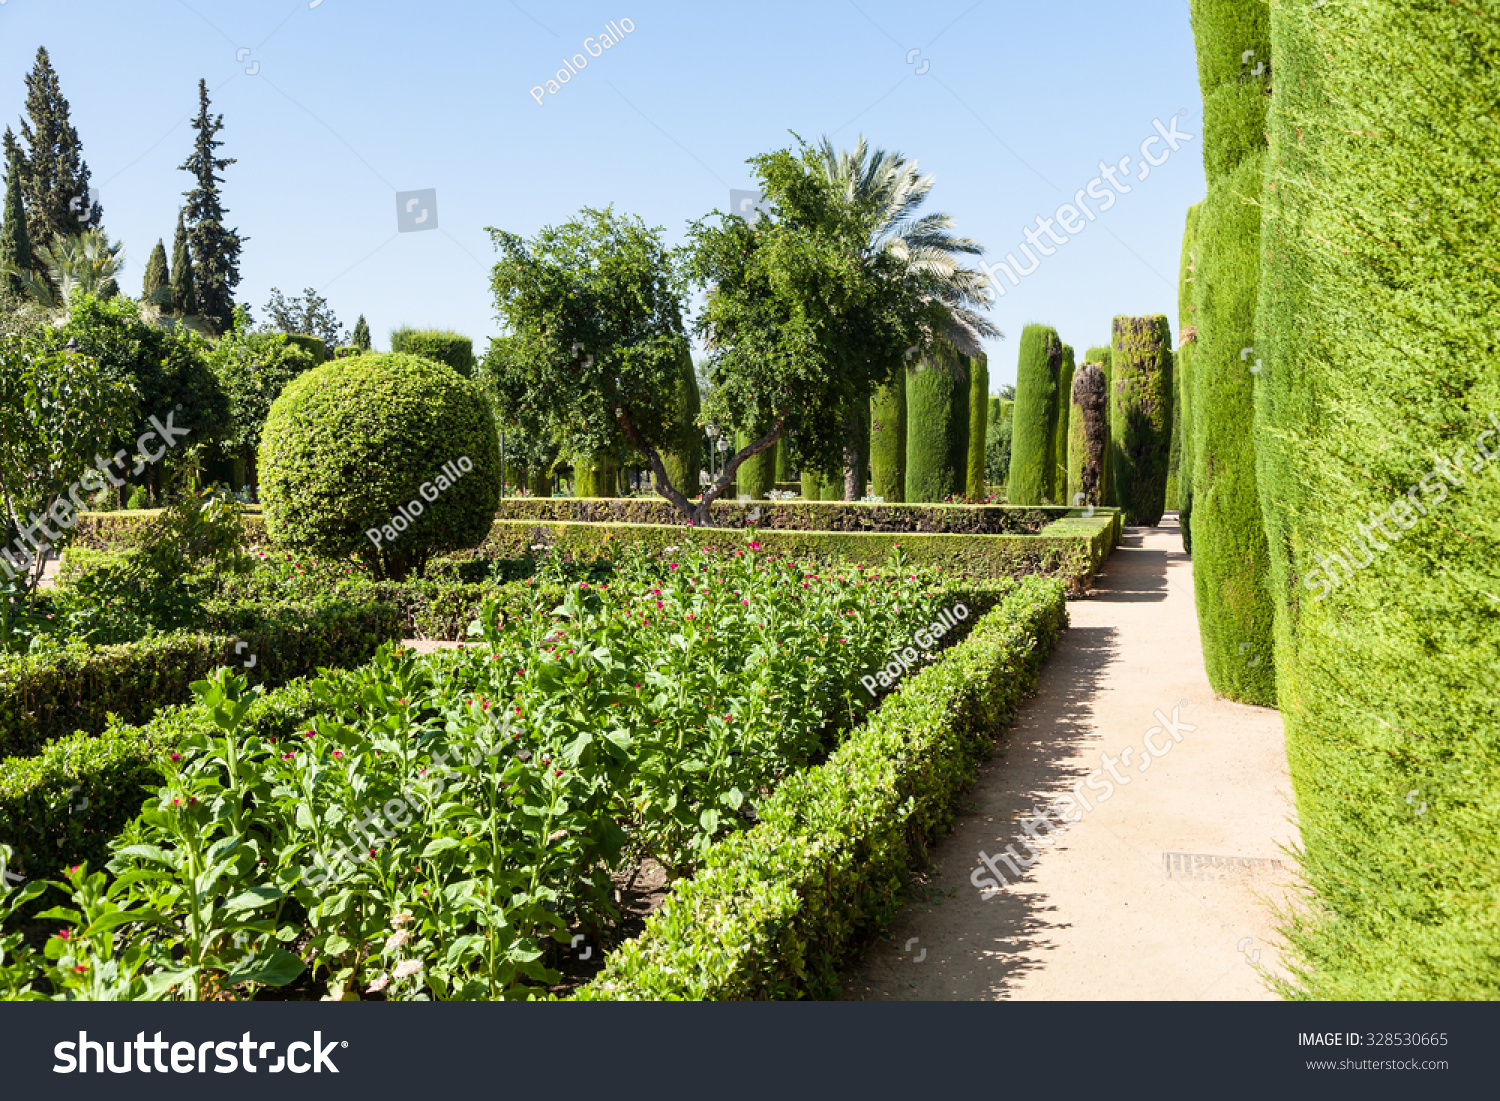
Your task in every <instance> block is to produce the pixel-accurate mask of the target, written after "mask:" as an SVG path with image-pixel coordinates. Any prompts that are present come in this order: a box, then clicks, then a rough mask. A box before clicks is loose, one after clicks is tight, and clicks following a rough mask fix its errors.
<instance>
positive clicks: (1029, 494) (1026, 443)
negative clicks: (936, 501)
mask: <svg viewBox="0 0 1500 1101" xmlns="http://www.w3.org/2000/svg"><path fill="white" fill-rule="evenodd" d="M1062 355H1063V344H1062V341H1061V340H1059V339H1058V337H1057V330H1056V329H1053V328H1051V327H1049V326H1047V325H1027V326H1026V328H1025V329H1023V330H1021V352H1020V359H1019V360H1018V362H1017V364H1016V405H1015V410H1014V412H1013V413H1012V416H1013V418H1014V420H1013V422H1012V428H1011V442H1010V481H1009V482H1008V483H1007V485H1008V486H1009V489H1008V499H1009V501H1010V503H1011V504H1013V505H1040V504H1044V503H1050V502H1054V501H1056V500H1057V498H1058V496H1059V494H1057V493H1056V492H1055V485H1056V479H1055V478H1053V476H1052V467H1053V465H1054V463H1053V457H1054V454H1055V451H1054V447H1053V440H1052V434H1053V432H1054V431H1056V426H1057V405H1058V401H1059V395H1058V392H1057V378H1058V372H1059V370H1060V369H1061V367H1062Z"/></svg>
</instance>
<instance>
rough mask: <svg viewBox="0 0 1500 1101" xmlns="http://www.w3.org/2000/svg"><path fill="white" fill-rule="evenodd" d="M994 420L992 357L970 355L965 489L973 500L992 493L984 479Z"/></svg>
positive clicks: (978, 499) (979, 499) (980, 354)
mask: <svg viewBox="0 0 1500 1101" xmlns="http://www.w3.org/2000/svg"><path fill="white" fill-rule="evenodd" d="M989 420H990V367H989V357H988V356H986V355H985V354H984V353H983V352H980V353H979V354H978V355H977V356H971V357H970V359H969V446H968V449H967V456H966V457H967V459H968V468H967V471H966V475H967V476H966V478H965V483H966V484H965V486H964V489H965V492H966V495H967V496H968V497H969V499H970V500H974V501H982V500H984V498H985V497H986V496H988V493H989V491H988V489H987V488H986V486H985V479H984V444H985V437H986V436H987V434H988V429H989Z"/></svg>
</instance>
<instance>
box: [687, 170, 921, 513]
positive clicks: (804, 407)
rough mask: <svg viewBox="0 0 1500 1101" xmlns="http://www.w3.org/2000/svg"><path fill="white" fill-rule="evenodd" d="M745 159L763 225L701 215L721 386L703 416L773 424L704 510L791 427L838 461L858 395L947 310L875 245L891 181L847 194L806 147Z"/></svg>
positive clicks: (814, 462)
mask: <svg viewBox="0 0 1500 1101" xmlns="http://www.w3.org/2000/svg"><path fill="white" fill-rule="evenodd" d="M750 163H752V164H753V165H754V166H755V168H756V173H757V175H758V176H759V178H760V184H761V186H760V190H761V192H762V194H764V195H765V196H766V205H767V207H768V208H769V210H770V214H769V215H768V216H766V217H764V218H762V219H761V220H759V221H758V222H757V223H756V224H755V225H754V226H751V225H749V224H748V223H747V222H745V221H744V220H743V219H741V218H739V217H737V216H735V215H729V216H720V217H721V224H720V225H718V226H710V225H708V224H706V220H700V221H699V222H697V223H695V224H694V225H693V226H692V227H691V228H690V231H689V233H690V237H691V239H692V242H693V247H692V252H691V254H690V262H689V266H688V271H689V273H690V275H691V276H692V277H693V278H694V279H695V280H696V281H697V282H699V283H701V284H703V285H705V286H706V287H707V288H708V295H707V304H706V307H705V310H704V312H703V314H702V315H701V316H700V318H699V320H698V323H697V326H696V328H697V332H698V333H699V335H700V336H702V337H703V339H704V341H705V343H706V345H707V347H708V348H709V350H710V359H711V361H712V365H713V376H714V378H715V380H716V383H717V385H716V387H715V389H714V391H713V393H712V396H711V397H710V398H709V399H708V400H707V401H706V402H705V403H704V412H703V416H704V418H705V419H706V420H708V421H716V422H718V423H727V424H735V425H768V426H770V427H769V430H768V431H767V432H766V434H765V435H763V436H761V437H760V438H759V439H756V440H753V441H752V442H751V443H750V444H749V446H748V447H743V448H741V449H740V451H739V453H738V454H736V455H735V456H734V457H733V458H731V459H730V460H729V462H727V463H726V464H725V467H724V471H723V473H722V474H721V475H720V477H719V479H718V481H717V482H716V483H715V484H714V485H713V486H711V487H710V488H709V490H708V492H707V493H705V494H704V504H703V505H702V506H700V510H699V511H700V513H702V514H703V515H705V516H706V514H707V506H708V504H709V503H710V502H711V501H712V500H713V499H714V498H716V497H717V496H719V494H720V493H722V492H723V490H724V488H726V487H727V485H728V484H730V483H731V482H732V481H733V480H734V477H735V473H736V471H737V470H738V468H739V466H740V465H741V464H742V463H743V462H744V461H745V460H746V459H748V458H749V457H750V456H751V455H753V454H758V453H759V452H761V451H763V450H765V449H767V448H769V447H772V446H774V445H775V444H776V442H777V441H778V440H779V439H781V438H782V436H783V435H784V434H786V432H787V431H788V430H791V431H793V432H794V433H795V435H794V437H793V444H794V448H793V450H794V458H795V460H796V465H797V467H798V468H799V469H801V470H803V471H809V470H813V471H816V470H838V469H841V468H842V467H843V465H844V458H845V455H846V449H847V446H848V444H849V441H850V438H851V431H850V426H851V425H855V424H858V423H859V418H860V416H861V414H862V406H865V405H867V404H868V402H869V399H870V395H871V393H872V392H873V391H874V390H875V389H876V388H877V387H879V386H882V385H886V384H888V383H891V382H893V381H894V380H895V378H896V377H897V373H898V372H899V371H900V370H901V369H902V366H903V354H904V350H905V349H907V348H909V347H911V346H912V345H915V344H920V343H922V342H923V341H924V340H925V339H926V334H930V333H931V332H933V331H935V330H936V328H937V327H938V326H939V325H940V324H941V322H942V320H943V307H942V304H941V302H940V301H938V300H937V299H936V298H935V297H934V296H933V295H931V294H930V293H928V292H929V291H930V286H929V285H928V284H927V283H925V282H924V280H923V279H922V278H921V276H920V273H918V272H915V271H913V270H911V268H910V266H909V265H908V264H907V263H906V262H905V260H903V259H902V258H901V257H900V256H899V255H898V254H897V253H896V252H895V251H892V250H888V249H885V248H879V249H872V248H871V247H870V241H871V239H872V234H874V233H875V232H876V230H877V229H878V227H879V226H880V224H881V223H882V221H883V219H884V218H885V216H886V214H887V204H886V201H885V200H886V196H885V195H884V194H883V193H882V192H880V191H876V192H873V193H871V194H869V195H866V196H865V197H864V198H862V199H861V198H856V199H851V198H850V197H849V194H848V192H846V191H844V190H842V189H841V188H839V187H838V186H836V185H835V184H833V183H831V182H830V181H829V179H828V178H827V175H826V174H825V172H824V171H822V167H821V166H822V159H821V157H820V155H819V154H818V153H817V151H815V150H809V149H807V148H806V147H803V148H802V149H801V151H800V153H799V152H798V151H796V150H791V149H783V150H778V151H776V152H774V153H770V154H766V155H763V156H760V157H756V158H754V159H753V160H752V161H751V162H750ZM857 194H858V193H856V195H857ZM846 414H847V415H846Z"/></svg>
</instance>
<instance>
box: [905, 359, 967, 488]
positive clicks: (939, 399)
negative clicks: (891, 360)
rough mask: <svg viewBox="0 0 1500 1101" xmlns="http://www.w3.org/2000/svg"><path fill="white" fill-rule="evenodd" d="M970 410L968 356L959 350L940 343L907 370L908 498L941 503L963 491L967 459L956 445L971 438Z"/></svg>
mask: <svg viewBox="0 0 1500 1101" xmlns="http://www.w3.org/2000/svg"><path fill="white" fill-rule="evenodd" d="M968 408H969V379H968V370H967V367H966V364H965V359H964V357H962V356H960V355H959V354H958V353H957V352H955V351H953V350H951V349H949V348H946V347H939V348H937V349H936V350H934V351H933V352H932V353H931V355H930V356H924V357H923V358H922V360H921V362H920V363H918V364H917V366H916V368H915V369H913V370H909V371H907V374H906V499H907V500H908V501H910V502H913V503H917V502H926V501H941V500H943V499H944V498H945V497H948V496H950V495H954V494H961V493H963V491H964V479H965V474H966V469H967V460H966V459H962V460H961V459H960V458H959V448H958V447H956V446H955V445H956V443H957V441H959V440H963V441H964V442H965V444H967V442H968V438H969V417H968ZM960 410H963V416H962V418H960V416H959V412H960ZM965 453H966V452H965Z"/></svg>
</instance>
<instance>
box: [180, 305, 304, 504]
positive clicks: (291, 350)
mask: <svg viewBox="0 0 1500 1101" xmlns="http://www.w3.org/2000/svg"><path fill="white" fill-rule="evenodd" d="M207 358H208V365H209V369H210V370H212V371H213V373H214V377H215V378H216V379H218V382H219V388H220V389H221V390H222V391H223V392H224V397H225V400H226V402H227V403H228V417H227V429H226V432H225V434H224V438H223V440H222V442H221V444H220V447H221V449H222V450H224V451H227V452H229V453H230V454H232V455H235V456H237V457H239V458H242V459H244V461H245V464H246V469H247V471H250V472H252V476H251V478H250V480H251V481H254V477H253V471H254V468H255V461H256V452H257V451H258V450H259V448H260V436H261V431H262V429H263V428H264V427H265V423H266V417H267V416H269V415H270V412H271V403H272V402H274V401H275V400H276V399H277V398H278V397H280V396H281V391H282V390H283V389H285V388H286V385H287V383H289V382H291V381H292V380H293V379H294V378H297V377H298V376H299V375H301V374H302V373H303V372H305V371H309V370H311V369H312V368H313V367H316V366H317V365H318V362H317V359H316V357H314V356H313V354H312V353H311V352H309V351H308V350H307V349H305V348H303V347H301V346H300V345H298V344H295V343H293V342H292V341H291V340H289V339H287V336H286V334H285V333H256V332H252V331H251V325H250V318H249V315H248V313H247V312H246V311H245V310H244V309H243V308H240V307H237V308H236V309H235V314H234V328H233V329H231V330H230V332H229V333H227V334H226V335H225V336H224V339H222V340H221V341H219V343H218V345H217V346H216V347H215V348H214V349H213V351H212V352H210V353H209V354H208V357H207Z"/></svg>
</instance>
